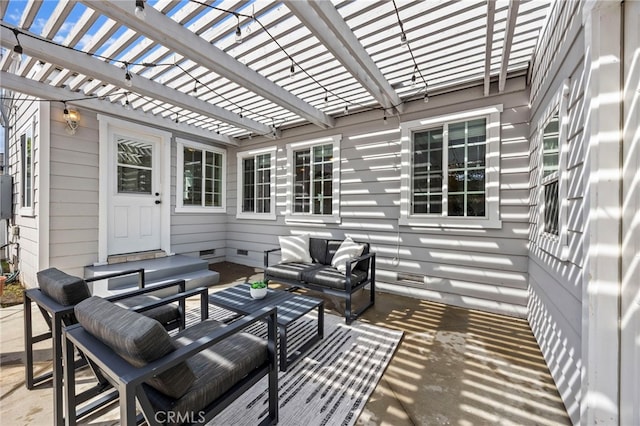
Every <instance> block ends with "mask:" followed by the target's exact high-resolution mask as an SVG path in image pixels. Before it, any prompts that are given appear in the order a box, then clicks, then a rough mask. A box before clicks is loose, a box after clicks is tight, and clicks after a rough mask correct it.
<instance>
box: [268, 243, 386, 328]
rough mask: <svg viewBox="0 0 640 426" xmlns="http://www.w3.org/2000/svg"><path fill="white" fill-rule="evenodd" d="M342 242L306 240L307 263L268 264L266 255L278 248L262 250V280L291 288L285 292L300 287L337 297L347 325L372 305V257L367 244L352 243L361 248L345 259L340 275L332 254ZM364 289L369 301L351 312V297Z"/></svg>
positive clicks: (373, 255) (374, 261)
mask: <svg viewBox="0 0 640 426" xmlns="http://www.w3.org/2000/svg"><path fill="white" fill-rule="evenodd" d="M287 238H291V237H287ZM298 238H302V237H298ZM342 243H343V241H342V240H333V239H322V238H309V244H308V246H309V255H310V260H311V261H310V262H309V261H304V262H296V261H294V262H280V263H277V264H272V265H269V255H270V254H272V253H276V252H281V251H282V247H279V248H274V249H270V250H265V252H264V281H265V282H269V281H276V282H279V283H282V284H285V285H288V286H291V287H292V288H291V289H289V290H294V289H296V288H300V287H302V288H307V289H309V290H314V291H319V292H323V293H326V294H330V295H333V296H338V297H341V298H343V299H344V301H345V311H344V316H345V322H346V323H347V324H351V322H352V321H353V320H354V319H356V318H357V317H358V316H359V315H361V314H362V313H363V312H364V311H365V310H366V309H368V308H369V307H371V306H373V305H374V303H375V267H376V254H375V253H372V252H371V251H370V247H369V243H362V242H354V243H355V244H361V245H363V246H364V249H363V250H362V254H361V255H360V256H357V257H353V258H349V259H347V260H346V265H345V270H344V273H343V272H341V271H340V270H338V269H337V268H336V267H334V266H332V261H333V259H334V255H335V254H336V252H337V251H338V249H339V248H340V246H341V244H342ZM366 286H370V287H369V290H370V293H369V302H368V303H367V304H366V305H365V306H363V307H362V308H360V309H359V310H356V311H353V308H352V295H353V294H354V293H356V292H357V291H358V290H362V289H364V288H365V287H366Z"/></svg>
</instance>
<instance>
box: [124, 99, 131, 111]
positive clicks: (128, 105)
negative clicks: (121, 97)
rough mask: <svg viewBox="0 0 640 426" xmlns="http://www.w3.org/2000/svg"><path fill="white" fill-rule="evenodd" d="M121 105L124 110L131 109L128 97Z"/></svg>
mask: <svg viewBox="0 0 640 426" xmlns="http://www.w3.org/2000/svg"><path fill="white" fill-rule="evenodd" d="M123 106H124V109H125V110H127V111H130V110H131V104H130V103H129V99H125V101H124V105H123Z"/></svg>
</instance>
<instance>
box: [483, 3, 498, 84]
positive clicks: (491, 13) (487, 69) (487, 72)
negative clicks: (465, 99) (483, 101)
mask: <svg viewBox="0 0 640 426" xmlns="http://www.w3.org/2000/svg"><path fill="white" fill-rule="evenodd" d="M495 16H496V1H495V0H487V38H486V42H485V46H486V47H485V52H484V95H485V96H489V84H490V83H491V52H492V51H493V23H494V21H495Z"/></svg>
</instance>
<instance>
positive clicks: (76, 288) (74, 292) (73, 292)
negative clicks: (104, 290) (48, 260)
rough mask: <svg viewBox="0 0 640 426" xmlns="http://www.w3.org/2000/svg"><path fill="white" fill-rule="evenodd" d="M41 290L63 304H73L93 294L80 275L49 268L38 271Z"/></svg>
mask: <svg viewBox="0 0 640 426" xmlns="http://www.w3.org/2000/svg"><path fill="white" fill-rule="evenodd" d="M37 277H38V285H39V286H40V291H42V292H43V293H44V294H45V295H47V296H48V297H50V298H51V299H53V300H55V301H56V302H58V303H59V304H61V305H64V306H72V305H75V304H77V303H79V302H81V301H83V300H85V299H87V298H88V297H90V296H91V293H90V292H89V286H87V283H86V282H85V281H84V280H83V279H82V278H79V277H74V276H72V275H69V274H66V273H64V272H62V271H61V270H59V269H56V268H49V269H44V270H42V271H40V272H38V273H37Z"/></svg>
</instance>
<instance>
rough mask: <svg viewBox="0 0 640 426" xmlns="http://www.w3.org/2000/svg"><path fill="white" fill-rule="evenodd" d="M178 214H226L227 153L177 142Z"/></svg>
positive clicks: (181, 141)
mask: <svg viewBox="0 0 640 426" xmlns="http://www.w3.org/2000/svg"><path fill="white" fill-rule="evenodd" d="M177 149H178V152H177V168H178V172H177V182H176V212H192V213H193V212H205V211H206V212H211V211H218V212H225V209H226V205H225V193H226V187H225V185H226V151H224V150H222V149H220V148H216V147H213V146H208V145H204V144H199V143H195V142H188V141H185V140H181V139H178V143H177Z"/></svg>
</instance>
